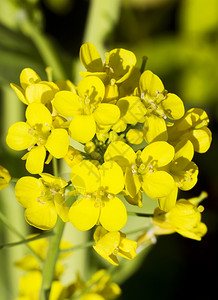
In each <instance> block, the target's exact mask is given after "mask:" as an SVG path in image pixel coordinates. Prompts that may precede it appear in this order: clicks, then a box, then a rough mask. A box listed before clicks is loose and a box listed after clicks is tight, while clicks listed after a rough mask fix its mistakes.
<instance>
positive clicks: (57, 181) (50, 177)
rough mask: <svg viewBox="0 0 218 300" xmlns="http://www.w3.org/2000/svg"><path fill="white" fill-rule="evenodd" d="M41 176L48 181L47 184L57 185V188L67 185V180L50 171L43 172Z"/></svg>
mask: <svg viewBox="0 0 218 300" xmlns="http://www.w3.org/2000/svg"><path fill="white" fill-rule="evenodd" d="M40 176H41V178H42V179H43V181H44V182H46V186H55V188H56V189H63V188H64V187H65V186H67V181H66V180H64V179H63V178H61V177H56V176H53V175H51V174H49V173H41V174H40Z"/></svg>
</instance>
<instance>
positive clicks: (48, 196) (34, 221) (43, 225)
mask: <svg viewBox="0 0 218 300" xmlns="http://www.w3.org/2000/svg"><path fill="white" fill-rule="evenodd" d="M40 176H41V178H39V179H37V178H34V177H31V176H25V177H21V178H20V179H19V180H18V181H17V183H16V186H15V195H16V198H17V201H18V202H19V203H20V204H21V205H22V206H23V207H25V208H26V210H25V219H26V221H27V222H28V223H29V224H30V225H32V226H34V227H36V228H39V229H41V230H48V229H51V228H53V227H54V226H55V224H56V221H57V216H59V217H60V218H61V219H62V220H63V221H64V222H68V211H69V208H68V206H67V205H66V203H65V195H64V192H65V191H64V188H65V187H66V186H67V184H68V183H67V182H66V181H65V180H64V179H62V178H60V177H55V176H52V175H50V174H47V173H41V174H40Z"/></svg>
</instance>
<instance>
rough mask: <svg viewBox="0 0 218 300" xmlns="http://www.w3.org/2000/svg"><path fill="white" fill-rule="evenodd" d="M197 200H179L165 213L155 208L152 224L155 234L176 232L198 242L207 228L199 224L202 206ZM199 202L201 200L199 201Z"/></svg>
mask: <svg viewBox="0 0 218 300" xmlns="http://www.w3.org/2000/svg"><path fill="white" fill-rule="evenodd" d="M199 199H200V197H199V198H191V199H189V200H185V199H180V200H178V201H177V202H176V205H175V206H174V207H173V208H172V209H171V210H170V211H168V212H167V213H166V212H164V211H162V210H160V209H159V208H157V209H156V210H155V212H154V217H153V222H154V224H155V226H156V227H155V228H154V232H155V233H156V234H169V233H173V232H177V233H179V234H181V235H183V236H184V237H187V238H190V239H194V240H198V241H200V240H201V238H202V236H204V235H205V234H206V232H207V227H206V225H205V224H204V223H202V222H201V212H202V211H203V210H204V208H203V206H202V205H200V206H198V204H199ZM200 201H201V200H200Z"/></svg>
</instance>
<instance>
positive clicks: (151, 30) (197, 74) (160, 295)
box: [0, 0, 218, 300]
mask: <svg viewBox="0 0 218 300" xmlns="http://www.w3.org/2000/svg"><path fill="white" fill-rule="evenodd" d="M102 3H106V4H105V5H106V6H107V8H106V12H107V13H105V14H104V10H103V12H102V11H101V9H99V10H98V8H100V6H101V5H102ZM91 9H95V15H94V17H90V11H91ZM85 41H90V42H93V43H94V44H95V45H96V46H97V48H98V49H99V50H100V52H101V53H102V52H103V50H104V49H106V50H110V49H113V48H117V47H123V48H126V49H128V50H131V51H133V52H135V54H136V56H137V58H138V65H139V66H140V64H141V57H142V56H143V55H146V56H148V62H147V65H146V68H148V69H150V70H151V71H153V72H154V73H156V74H157V75H158V76H159V77H160V78H161V79H162V81H163V83H164V85H165V87H166V89H167V90H168V91H170V92H173V93H176V94H178V95H179V96H180V97H181V99H182V100H183V101H184V103H185V106H186V109H189V108H191V107H201V108H203V109H205V110H206V112H207V113H208V115H209V118H210V120H211V121H210V125H209V127H210V129H211V131H212V133H213V142H212V145H211V148H210V150H209V151H208V152H207V153H206V154H195V157H194V161H195V163H196V164H197V165H198V166H199V169H200V173H199V181H198V183H197V185H196V187H194V188H193V189H192V190H191V191H189V192H185V193H184V194H181V197H183V196H184V197H186V198H188V197H195V196H198V195H199V194H200V193H201V191H202V190H205V191H207V192H208V195H209V197H208V199H206V200H205V201H204V203H203V205H204V207H205V211H204V213H203V221H204V222H205V223H206V224H207V226H208V233H207V235H206V236H205V237H204V238H203V240H202V241H201V242H196V241H192V240H188V239H185V238H183V237H181V236H179V235H176V234H174V235H171V236H164V237H160V238H159V239H158V241H157V244H156V245H154V247H153V248H152V249H151V251H150V252H149V253H148V255H147V257H146V259H145V260H144V261H143V262H142V263H141V264H140V267H139V268H138V270H137V272H136V273H135V274H134V275H131V276H130V278H128V279H127V280H126V281H125V282H124V283H123V284H122V286H121V288H122V290H123V294H122V296H121V297H120V299H133V298H137V299H148V300H153V299H162V300H164V299H167V300H171V299H184V298H185V299H205V298H206V299H212V297H214V295H216V294H217V282H218V275H217V269H218V172H217V169H218V126H217V122H218V90H217V87H218V1H217V0H207V1H205V0H123V1H119V0H111V1H108V0H101V1H99V0H93V1H91V0H90V1H88V0H74V1H73V0H41V1H40V0H38V1H37V0H23V1H21V0H20V1H19V0H2V1H0V109H1V110H0V113H1V119H0V134H1V147H0V164H1V165H3V166H5V167H6V168H8V169H9V170H10V171H11V173H12V175H13V177H19V176H21V175H22V176H23V175H25V174H27V172H26V171H25V169H24V165H23V161H21V160H20V159H19V157H21V155H20V153H14V151H10V150H9V149H8V147H7V146H6V144H5V136H6V133H7V129H8V127H9V126H10V125H11V124H12V123H14V122H15V121H19V120H21V119H22V118H23V116H24V105H22V104H21V103H20V102H19V100H18V99H17V98H16V96H15V95H14V93H13V91H12V90H11V88H10V86H9V84H10V82H14V83H16V84H19V74H20V72H21V70H22V69H23V68H25V67H31V68H33V69H34V70H35V71H36V72H38V73H39V75H40V76H41V77H42V78H43V79H46V74H45V67H47V66H48V64H49V63H50V65H52V66H53V67H54V77H55V79H61V77H65V78H69V79H71V80H72V81H73V82H75V83H77V82H78V80H79V77H78V75H77V74H76V72H77V71H78V70H79V69H80V68H81V65H79V64H78V53H79V48H80V46H81V44H82V43H83V42H85ZM46 49H50V50H51V49H52V50H51V52H49V51H48V52H47V50H46ZM51 53H52V54H51ZM55 57H56V58H57V59H56V60H55ZM54 61H56V65H54V64H53V63H54ZM57 62H58V63H57ZM1 198H2V199H1V202H0V208H1V211H3V212H4V213H5V215H8V217H9V218H11V220H13V223H14V225H16V223H17V224H18V227H19V229H20V231H22V232H25V231H26V232H27V231H28V229H29V228H28V226H27V225H26V224H23V222H22V221H21V220H20V221H19V218H20V219H22V214H19V212H20V211H21V208H20V206H19V205H17V203H16V201H15V200H14V195H13V191H12V190H7V191H5V192H4V193H2V197H1ZM3 198H4V199H3ZM5 199H6V200H5ZM21 212H22V211H21ZM15 219H16V222H15V221H14V220H15ZM0 225H1V224H0ZM10 234H11V233H10V232H8V231H7V230H6V229H5V227H4V226H0V235H1V242H5V241H13V236H12V237H11V236H10ZM18 252H19V249H17V248H16V249H10V251H9V250H8V252H6V251H3V253H0V255H1V256H0V259H1V269H2V270H4V271H3V272H1V279H0V280H1V282H0V290H1V291H3V289H4V293H3V294H2V296H0V299H1V300H10V297H9V296H7V290H8V289H12V290H13V289H14V287H13V286H14V282H13V281H14V280H17V279H16V278H17V277H16V276H17V275H16V274H14V272H15V271H14V270H13V266H12V264H9V267H8V263H9V261H11V260H13V257H16V256H17V255H18ZM10 268H11V269H10ZM7 274H13V276H14V277H13V278H12V277H10V276H9V275H7ZM15 285H16V284H15ZM10 294H13V293H12V292H10Z"/></svg>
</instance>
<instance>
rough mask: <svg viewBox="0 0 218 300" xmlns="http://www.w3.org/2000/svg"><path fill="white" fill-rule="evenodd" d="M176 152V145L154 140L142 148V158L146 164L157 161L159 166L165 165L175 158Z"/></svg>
mask: <svg viewBox="0 0 218 300" xmlns="http://www.w3.org/2000/svg"><path fill="white" fill-rule="evenodd" d="M174 153H175V150H174V147H173V146H171V145H170V144H168V143H167V142H154V143H152V144H150V145H148V146H146V147H145V148H144V149H143V150H142V152H141V159H142V161H143V163H144V164H148V163H150V162H151V161H155V163H156V164H157V166H158V167H163V166H166V165H167V164H169V163H170V162H171V161H172V160H173V158H174Z"/></svg>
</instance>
